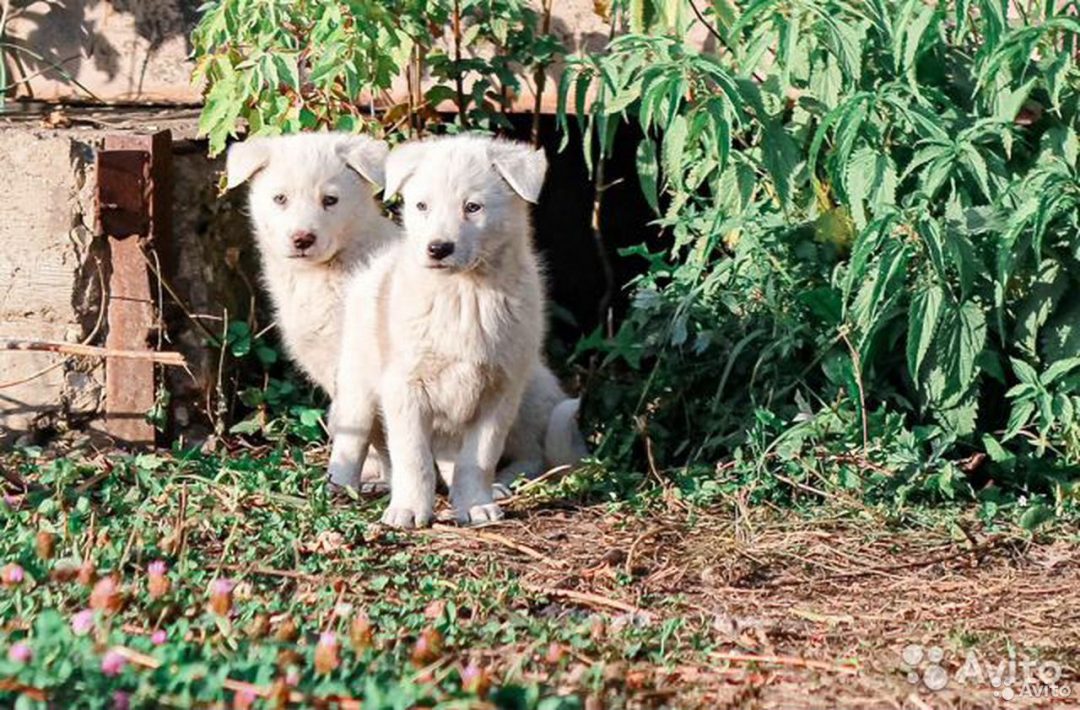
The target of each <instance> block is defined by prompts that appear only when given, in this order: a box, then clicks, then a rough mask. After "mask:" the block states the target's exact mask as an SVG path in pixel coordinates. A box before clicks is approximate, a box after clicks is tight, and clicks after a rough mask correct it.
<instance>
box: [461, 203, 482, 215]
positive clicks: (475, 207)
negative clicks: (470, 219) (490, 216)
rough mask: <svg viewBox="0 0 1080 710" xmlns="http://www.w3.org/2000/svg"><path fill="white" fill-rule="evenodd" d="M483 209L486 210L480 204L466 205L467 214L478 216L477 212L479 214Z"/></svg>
mask: <svg viewBox="0 0 1080 710" xmlns="http://www.w3.org/2000/svg"><path fill="white" fill-rule="evenodd" d="M482 209H484V206H483V205H481V204H480V203H479V202H466V203H465V214H476V213H477V212H479V211H480V210H482Z"/></svg>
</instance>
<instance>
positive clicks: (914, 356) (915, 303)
mask: <svg viewBox="0 0 1080 710" xmlns="http://www.w3.org/2000/svg"><path fill="white" fill-rule="evenodd" d="M944 301H945V291H944V289H942V288H941V286H939V285H938V284H934V285H932V286H929V287H927V288H923V289H920V290H919V291H917V292H916V293H915V297H914V298H913V299H912V300H911V308H910V309H909V312H908V336H907V360H908V372H910V373H911V377H912V379H914V380H915V381H916V382H918V381H919V371H920V369H921V368H922V363H923V360H924V359H925V358H926V353H927V352H928V351H929V350H930V343H931V342H933V339H934V333H935V331H936V329H937V323H938V319H939V318H940V316H941V308H942V304H943V303H944Z"/></svg>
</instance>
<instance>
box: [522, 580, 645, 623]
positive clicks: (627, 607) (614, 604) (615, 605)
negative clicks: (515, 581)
mask: <svg viewBox="0 0 1080 710" xmlns="http://www.w3.org/2000/svg"><path fill="white" fill-rule="evenodd" d="M521 586H522V589H525V590H526V591H530V592H533V593H534V594H542V595H543V596H546V597H562V598H563V599H571V600H573V601H578V602H583V603H585V604H592V605H594V606H604V607H608V608H609V609H618V610H619V611H625V612H626V613H628V614H642V615H645V616H652V614H650V613H649V612H648V611H646V610H645V609H642V608H641V607H637V606H634V605H633V604H627V603H626V602H621V601H619V600H618V599H611V598H609V597H604V596H601V595H599V594H592V593H590V592H576V591H574V590H572V589H555V588H553V587H541V586H539V585H536V584H529V583H525V584H522V585H521Z"/></svg>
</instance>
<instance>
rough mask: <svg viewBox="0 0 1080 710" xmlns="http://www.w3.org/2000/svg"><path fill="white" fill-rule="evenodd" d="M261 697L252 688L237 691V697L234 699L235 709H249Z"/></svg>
mask: <svg viewBox="0 0 1080 710" xmlns="http://www.w3.org/2000/svg"><path fill="white" fill-rule="evenodd" d="M258 699H259V696H258V695H256V694H255V691H253V690H250V689H246V688H245V689H244V690H241V691H239V692H237V693H236V697H235V698H234V699H233V708H234V710H247V708H251V707H253V706H254V705H255V701H256V700H258Z"/></svg>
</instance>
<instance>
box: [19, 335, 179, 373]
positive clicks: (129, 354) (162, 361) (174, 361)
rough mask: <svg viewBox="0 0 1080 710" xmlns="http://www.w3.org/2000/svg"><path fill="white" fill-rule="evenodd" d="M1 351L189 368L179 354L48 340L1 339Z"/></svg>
mask: <svg viewBox="0 0 1080 710" xmlns="http://www.w3.org/2000/svg"><path fill="white" fill-rule="evenodd" d="M0 350H23V351H30V352H47V353H64V354H65V355H82V356H84V357H97V358H107V357H121V358H127V359H129V360H150V361H152V362H156V363H158V364H159V365H170V366H173V367H187V361H186V360H184V356H183V355H181V354H180V353H177V352H158V351H156V350H116V349H113V348H99V347H97V346H94V345H81V344H75V343H57V342H53V341H48V340H20V339H17V338H0Z"/></svg>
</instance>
